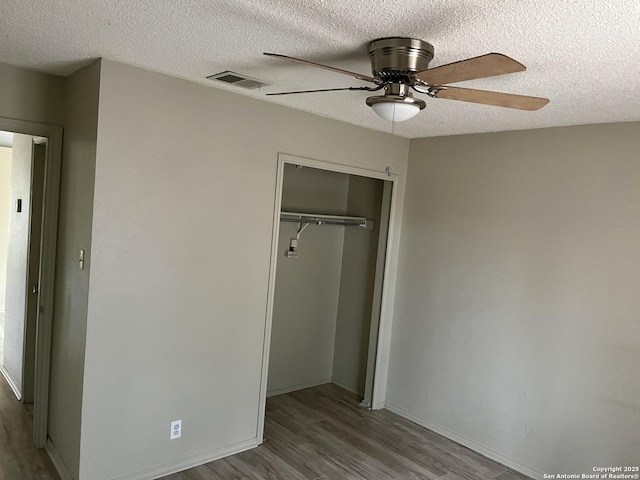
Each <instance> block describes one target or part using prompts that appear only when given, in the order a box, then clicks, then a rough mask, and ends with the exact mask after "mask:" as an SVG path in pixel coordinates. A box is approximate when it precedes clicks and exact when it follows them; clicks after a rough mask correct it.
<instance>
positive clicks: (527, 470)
mask: <svg viewBox="0 0 640 480" xmlns="http://www.w3.org/2000/svg"><path fill="white" fill-rule="evenodd" d="M385 408H386V409H387V410H389V411H391V412H393V413H397V414H398V415H400V416H401V417H404V418H406V419H407V420H411V421H412V422H413V423H417V424H418V425H421V426H423V427H425V428H428V429H429V430H432V431H434V432H436V433H438V434H440V435H442V436H443V437H447V438H448V439H450V440H453V441H454V442H457V443H459V444H461V445H464V446H465V447H468V448H470V449H471V450H474V451H476V452H478V453H480V454H482V455H484V456H485V457H488V458H490V459H491V460H495V461H496V462H500V463H502V464H503V465H506V466H507V467H509V468H512V469H514V470H517V471H518V472H520V473H523V474H525V475H527V476H528V477H531V478H542V473H540V472H538V471H537V470H534V469H533V468H531V467H528V466H526V465H523V464H521V463H519V462H516V461H515V460H513V459H511V458H509V457H505V456H504V455H502V454H501V453H499V452H496V451H495V450H492V449H491V448H489V447H485V446H484V445H481V444H480V443H478V442H476V441H474V440H471V439H470V438H467V437H465V436H464V435H460V434H458V433H455V432H452V431H451V430H449V429H447V428H445V427H441V426H440V425H438V424H436V423H433V422H430V421H429V420H427V419H425V418H422V417H419V416H417V415H414V414H413V413H411V412H407V411H406V410H404V409H403V408H400V407H397V406H395V405H390V404H389V403H387V404H386V406H385Z"/></svg>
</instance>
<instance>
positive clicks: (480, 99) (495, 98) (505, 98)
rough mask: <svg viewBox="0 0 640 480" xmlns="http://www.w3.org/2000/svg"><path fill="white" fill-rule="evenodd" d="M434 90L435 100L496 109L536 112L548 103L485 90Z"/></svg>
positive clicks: (452, 88)
mask: <svg viewBox="0 0 640 480" xmlns="http://www.w3.org/2000/svg"><path fill="white" fill-rule="evenodd" d="M435 90H436V89H434V95H435V97H436V98H447V99H449V100H460V101H462V102H471V103H481V104H483V105H494V106H496V107H507V108H517V109H519V110H529V111H533V110H538V109H540V108H542V107H544V106H545V105H546V104H547V103H549V100H548V99H547V98H540V97H527V96H525V95H513V94H511V93H500V92H489V91H487V90H473V89H471V88H460V87H446V88H443V89H440V90H437V91H435Z"/></svg>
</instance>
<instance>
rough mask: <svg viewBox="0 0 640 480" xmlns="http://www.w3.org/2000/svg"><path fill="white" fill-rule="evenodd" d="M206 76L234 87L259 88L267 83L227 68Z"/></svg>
mask: <svg viewBox="0 0 640 480" xmlns="http://www.w3.org/2000/svg"><path fill="white" fill-rule="evenodd" d="M207 78H208V79H209V80H217V81H218V82H224V83H227V84H229V85H235V86H236V87H241V88H246V89H247V90H253V89H254V88H260V87H264V86H265V85H268V83H266V82H261V81H260V80H256V79H255V78H251V77H247V76H246V75H242V74H240V73H236V72H230V71H229V70H227V71H226V72H220V73H216V74H215V75H209V76H208V77H207Z"/></svg>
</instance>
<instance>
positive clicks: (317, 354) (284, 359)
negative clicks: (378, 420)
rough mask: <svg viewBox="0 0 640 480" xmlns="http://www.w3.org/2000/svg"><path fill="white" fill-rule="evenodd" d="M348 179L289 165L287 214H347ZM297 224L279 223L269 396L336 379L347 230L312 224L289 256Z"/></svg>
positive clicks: (284, 191) (284, 195) (286, 172)
mask: <svg viewBox="0 0 640 480" xmlns="http://www.w3.org/2000/svg"><path fill="white" fill-rule="evenodd" d="M348 190H349V176H348V175H345V174H341V173H335V172H328V171H325V170H318V169H315V168H307V167H305V168H296V167H295V166H294V165H285V169H284V182H283V186H282V210H283V211H289V212H306V213H324V214H334V215H344V214H345V213H346V210H347V196H348ZM297 229H298V224H297V223H285V222H281V223H280V234H279V242H278V253H277V254H278V259H277V260H278V268H277V272H276V285H275V298H274V305H273V324H272V327H271V350H270V358H269V377H268V385H267V391H268V392H269V394H270V395H271V394H276V393H283V392H285V391H292V390H298V389H300V388H305V387H308V386H311V385H318V384H322V383H327V382H330V381H331V377H332V375H333V352H334V343H335V336H336V317H337V314H338V297H339V293H340V273H341V269H342V248H343V243H344V236H345V228H342V227H335V226H316V225H310V226H308V227H307V228H306V229H305V230H304V232H302V234H301V236H300V242H299V245H298V249H299V256H298V257H297V258H287V257H285V255H284V252H286V251H287V250H288V247H289V241H290V240H291V238H295V235H296V231H297Z"/></svg>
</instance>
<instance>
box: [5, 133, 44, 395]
mask: <svg viewBox="0 0 640 480" xmlns="http://www.w3.org/2000/svg"><path fill="white" fill-rule="evenodd" d="M0 138H5V139H6V140H7V141H5V142H4V143H5V145H4V146H2V147H0V149H1V150H2V152H1V153H2V155H1V157H0V158H1V159H2V160H1V161H2V165H0V169H2V175H3V177H4V178H3V181H2V186H1V187H0V202H2V204H3V205H2V206H3V207H4V208H3V209H2V211H1V213H0V217H1V218H3V220H4V221H3V222H2V225H0V228H1V229H2V235H0V237H1V238H2V241H1V246H0V248H1V249H2V251H1V252H0V289H1V290H2V295H1V296H0V309H1V310H2V315H1V318H0V320H1V323H0V328H1V330H2V333H1V335H0V336H1V337H2V339H3V342H2V359H1V360H0V371H2V374H3V375H4V377H5V378H6V380H7V382H8V383H9V385H10V386H11V388H12V390H13V391H14V393H15V395H16V397H17V398H18V399H19V400H20V401H21V402H23V403H28V404H29V403H33V397H34V382H35V346H36V324H37V315H38V296H37V292H38V285H39V274H40V246H41V242H42V238H41V233H42V212H43V210H42V207H43V202H42V200H43V192H44V169H45V164H46V151H47V139H46V138H41V137H32V136H30V135H23V134H17V133H16V134H11V133H9V132H1V135H0Z"/></svg>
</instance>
